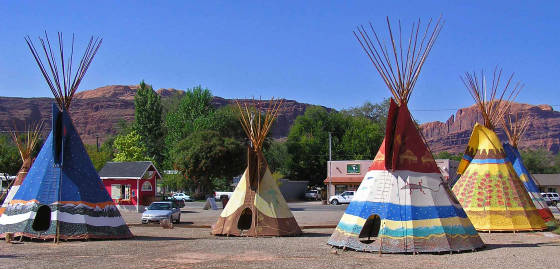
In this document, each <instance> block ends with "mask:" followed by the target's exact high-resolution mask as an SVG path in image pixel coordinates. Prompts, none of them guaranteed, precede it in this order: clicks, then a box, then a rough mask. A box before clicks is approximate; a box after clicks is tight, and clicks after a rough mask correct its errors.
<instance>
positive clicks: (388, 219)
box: [328, 100, 484, 253]
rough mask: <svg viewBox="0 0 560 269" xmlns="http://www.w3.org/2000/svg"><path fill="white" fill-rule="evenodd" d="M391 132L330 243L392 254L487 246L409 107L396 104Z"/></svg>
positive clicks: (392, 108) (389, 126)
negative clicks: (419, 129)
mask: <svg viewBox="0 0 560 269" xmlns="http://www.w3.org/2000/svg"><path fill="white" fill-rule="evenodd" d="M386 129H387V133H386V136H385V140H384V141H383V143H382V145H381V147H380V149H379V151H378V153H377V155H376V157H375V160H374V161H373V163H372V165H371V167H370V169H369V171H368V173H367V174H366V175H365V177H364V179H363V181H362V183H361V184H360V187H359V188H358V190H357V191H356V193H355V195H354V198H353V200H352V201H351V202H350V205H349V206H348V208H347V209H346V211H345V212H344V215H343V216H342V218H341V220H340V222H339V224H338V225H337V227H336V229H335V231H334V232H333V234H332V235H331V237H330V239H329V241H328V244H330V245H333V246H337V247H346V248H351V249H354V250H358V251H381V252H392V253H405V252H441V251H461V250H473V249H477V248H480V247H482V246H484V243H483V242H482V240H481V239H480V237H479V235H478V232H477V231H476V229H475V228H474V227H473V225H472V224H471V222H470V220H469V218H468V217H467V215H466V213H465V211H464V210H463V209H462V207H461V205H460V204H459V202H458V201H457V200H456V198H455V196H454V194H453V193H452V192H451V190H450V189H449V187H448V186H447V185H446V184H445V183H444V182H443V180H442V176H441V173H440V171H439V169H438V168H437V165H436V163H435V160H434V159H433V157H432V155H431V153H430V152H429V150H428V147H427V146H426V144H425V143H424V141H423V140H422V138H421V137H420V134H419V132H418V130H417V129H416V125H415V124H414V122H413V121H412V117H411V115H410V112H409V111H408V108H407V107H406V105H401V106H400V107H398V106H397V105H396V104H395V103H394V101H393V100H391V105H390V108H389V114H388V119H387V128H386ZM392 168H394V169H392ZM377 219H378V221H377ZM371 227H373V230H375V231H374V232H373V233H371V230H370V229H371ZM377 227H378V228H377ZM372 234H373V235H374V236H371V235H372Z"/></svg>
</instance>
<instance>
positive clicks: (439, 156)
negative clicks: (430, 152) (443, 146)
mask: <svg viewBox="0 0 560 269" xmlns="http://www.w3.org/2000/svg"><path fill="white" fill-rule="evenodd" d="M462 156H463V155H462V154H453V153H450V152H447V151H442V152H439V153H438V154H435V155H434V159H450V160H454V161H461V159H462V158H463V157H462Z"/></svg>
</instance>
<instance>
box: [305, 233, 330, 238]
mask: <svg viewBox="0 0 560 269" xmlns="http://www.w3.org/2000/svg"><path fill="white" fill-rule="evenodd" d="M300 236H301V237H330V236H331V233H313V232H303V233H302V234H301V235H300Z"/></svg>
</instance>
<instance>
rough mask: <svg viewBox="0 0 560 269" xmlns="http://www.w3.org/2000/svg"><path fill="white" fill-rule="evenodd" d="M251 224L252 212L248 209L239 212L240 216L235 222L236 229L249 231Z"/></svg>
mask: <svg viewBox="0 0 560 269" xmlns="http://www.w3.org/2000/svg"><path fill="white" fill-rule="evenodd" d="M252 223H253V211H251V209H250V208H245V209H243V211H242V212H241V216H239V220H238V221H237V229H239V230H249V229H250V228H251V224H252Z"/></svg>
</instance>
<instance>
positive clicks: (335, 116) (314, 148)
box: [286, 107, 383, 185]
mask: <svg viewBox="0 0 560 269" xmlns="http://www.w3.org/2000/svg"><path fill="white" fill-rule="evenodd" d="M329 132H330V133H331V135H332V157H333V160H337V159H338V160H340V159H372V158H373V157H374V156H375V153H376V152H377V150H378V149H379V146H380V144H381V141H382V140H383V133H382V132H381V128H380V126H379V124H377V123H374V122H372V121H371V120H368V119H366V118H364V117H361V116H357V117H355V116H351V115H348V114H346V113H336V112H333V113H329V112H327V111H326V110H325V109H324V108H322V107H309V108H307V110H306V112H305V114H304V115H303V116H299V117H297V118H296V121H295V123H294V125H293V126H292V128H291V129H290V133H289V135H288V141H287V142H286V143H287V149H288V153H289V156H290V158H289V161H288V176H289V177H290V178H291V179H295V180H310V181H311V184H312V185H321V184H322V182H323V180H324V179H325V178H326V175H327V173H326V167H327V161H328V158H329V156H328V149H329V141H328V137H329Z"/></svg>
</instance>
